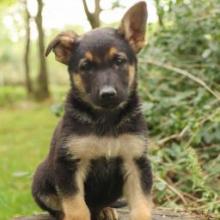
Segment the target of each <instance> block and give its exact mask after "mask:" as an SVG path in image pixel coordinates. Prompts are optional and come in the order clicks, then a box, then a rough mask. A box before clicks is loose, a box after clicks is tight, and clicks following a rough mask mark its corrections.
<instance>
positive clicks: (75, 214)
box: [63, 208, 90, 220]
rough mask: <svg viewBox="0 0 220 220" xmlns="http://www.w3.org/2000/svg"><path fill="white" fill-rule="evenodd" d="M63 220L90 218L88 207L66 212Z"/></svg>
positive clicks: (85, 219) (87, 219)
mask: <svg viewBox="0 0 220 220" xmlns="http://www.w3.org/2000/svg"><path fill="white" fill-rule="evenodd" d="M63 220H90V212H89V210H88V209H84V210H75V209H74V208H73V210H72V212H71V213H66V214H65V217H64V219H63Z"/></svg>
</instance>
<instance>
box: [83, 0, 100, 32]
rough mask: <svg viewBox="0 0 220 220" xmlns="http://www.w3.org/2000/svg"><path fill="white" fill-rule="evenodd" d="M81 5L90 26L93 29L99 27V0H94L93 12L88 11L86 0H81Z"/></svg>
mask: <svg viewBox="0 0 220 220" xmlns="http://www.w3.org/2000/svg"><path fill="white" fill-rule="evenodd" d="M83 7H84V10H85V13H86V16H87V19H88V21H89V23H90V25H91V27H92V28H93V29H94V28H97V27H99V26H100V24H101V22H100V13H101V12H102V9H101V7H100V0H95V10H94V12H93V13H92V12H90V11H89V8H88V5H87V2H86V0H83Z"/></svg>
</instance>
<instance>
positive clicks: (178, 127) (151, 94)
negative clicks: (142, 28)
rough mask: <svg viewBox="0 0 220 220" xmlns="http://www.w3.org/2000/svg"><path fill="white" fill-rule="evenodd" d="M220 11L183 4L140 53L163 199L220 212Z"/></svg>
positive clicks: (206, 4) (213, 4)
mask: <svg viewBox="0 0 220 220" xmlns="http://www.w3.org/2000/svg"><path fill="white" fill-rule="evenodd" d="M219 9H220V3H219V1H218V0H211V1H205V0H202V1H193V0H192V1H177V3H176V4H172V9H171V11H169V12H167V14H165V17H164V19H165V20H164V21H165V22H164V24H165V25H164V27H160V28H158V29H156V31H155V32H154V34H153V35H152V36H151V38H150V40H149V45H148V47H147V48H146V49H145V50H144V51H143V52H142V54H141V56H140V60H141V61H140V64H141V69H140V78H141V85H140V89H141V91H142V96H143V99H144V105H143V108H144V111H145V115H146V118H147V120H148V122H149V132H150V136H151V137H152V138H153V140H154V143H153V144H152V147H151V154H152V162H153V167H154V169H155V191H156V197H155V202H156V203H157V204H160V205H163V206H164V205H166V206H171V207H172V206H175V207H179V206H180V205H183V206H184V207H186V208H189V209H192V210H200V211H204V210H205V211H206V212H207V211H209V212H210V213H216V214H219V213H220V205H219V199H220V188H219V185H220V175H219V173H220V172H219V171H220V157H219V153H220V105H219V102H220V93H219V92H220V87H219V85H220V84H219V82H220V81H219V80H220V78H219V76H220V75H219V70H220V59H219V57H220V53H219V52H220V31H219V30H220V11H219ZM157 63H159V64H160V65H155V64H157ZM167 66H169V67H175V68H169V69H168V68H167ZM171 69H172V71H171ZM176 70H181V71H184V73H185V72H187V74H188V75H190V76H193V77H194V76H195V77H197V79H199V80H200V81H201V82H202V83H201V84H198V82H197V81H195V80H192V79H194V78H192V77H190V78H189V77H186V76H183V75H180V74H179V71H176ZM204 83H205V84H206V85H208V86H209V88H210V90H211V92H213V94H214V95H213V94H212V93H210V91H208V90H207V88H205V87H204V86H202V85H204Z"/></svg>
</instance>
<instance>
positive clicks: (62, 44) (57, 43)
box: [45, 31, 78, 65]
mask: <svg viewBox="0 0 220 220" xmlns="http://www.w3.org/2000/svg"><path fill="white" fill-rule="evenodd" d="M77 39H78V35H77V34H76V33H75V32H73V31H66V32H61V33H60V34H58V35H57V36H56V37H55V38H54V39H53V40H52V41H51V42H50V44H49V45H48V47H47V49H46V53H45V55H46V56H48V55H49V53H50V52H51V50H53V52H54V54H55V58H56V60H57V61H59V62H61V63H63V64H66V65H67V64H68V62H69V60H70V56H71V52H72V50H73V48H74V46H75V45H76V41H77Z"/></svg>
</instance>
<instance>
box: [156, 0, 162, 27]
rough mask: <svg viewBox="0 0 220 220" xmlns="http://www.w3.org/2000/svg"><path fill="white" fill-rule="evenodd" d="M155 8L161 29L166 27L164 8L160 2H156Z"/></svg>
mask: <svg viewBox="0 0 220 220" xmlns="http://www.w3.org/2000/svg"><path fill="white" fill-rule="evenodd" d="M155 6H156V9H157V16H158V23H159V25H160V26H161V27H163V26H164V22H163V17H164V8H163V7H162V6H161V2H160V0H155Z"/></svg>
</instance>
